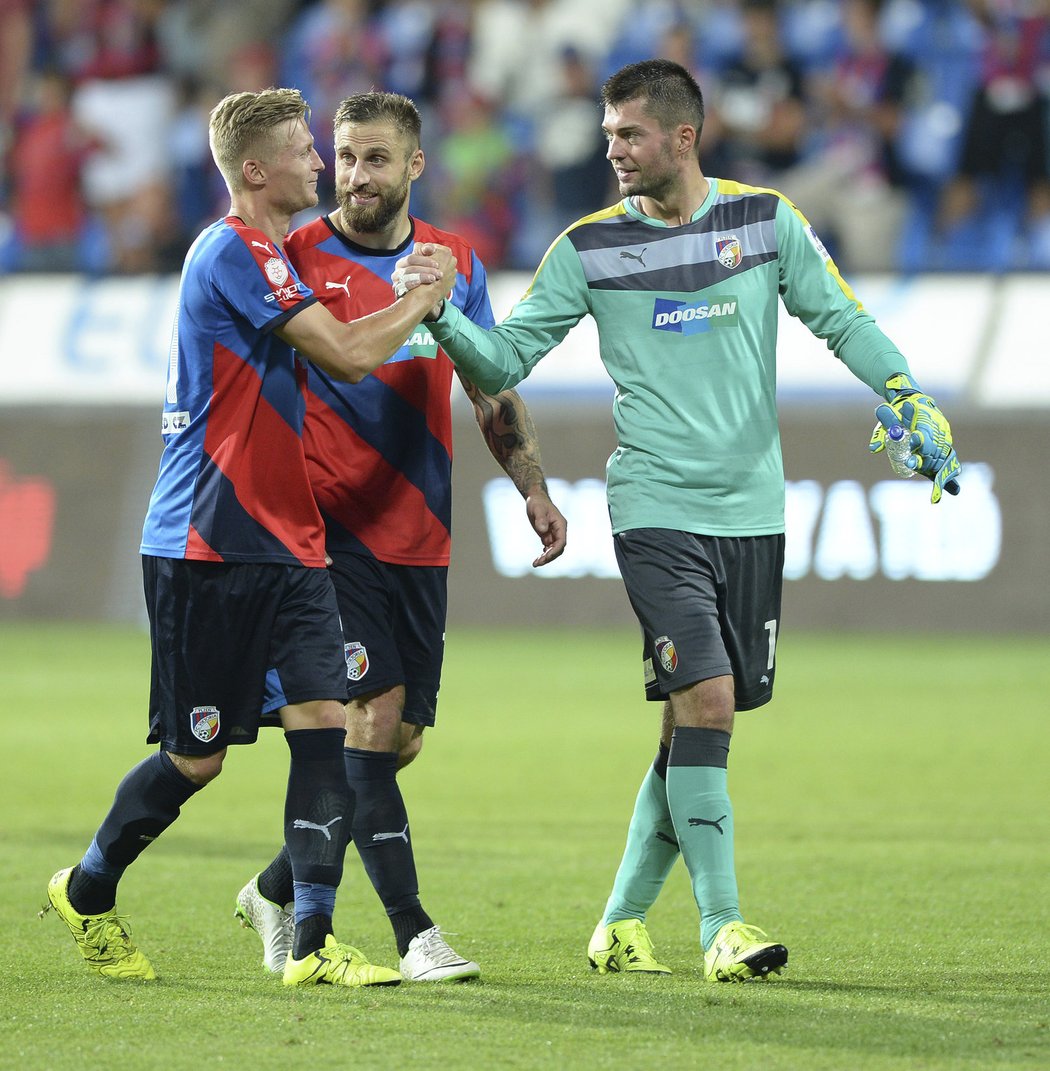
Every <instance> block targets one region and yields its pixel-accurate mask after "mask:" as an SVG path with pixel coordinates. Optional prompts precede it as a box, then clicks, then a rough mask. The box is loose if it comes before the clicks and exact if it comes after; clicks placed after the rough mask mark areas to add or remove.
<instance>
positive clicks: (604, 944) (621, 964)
mask: <svg viewBox="0 0 1050 1071" xmlns="http://www.w3.org/2000/svg"><path fill="white" fill-rule="evenodd" d="M587 959H588V961H589V962H590V965H591V966H592V967H593V968H594V969H595V970H596V971H597V972H598V973H599V974H619V973H620V972H627V971H634V972H637V973H639V974H670V973H671V968H670V967H665V966H664V965H663V964H662V963H657V961H656V955H655V954H654V952H653V942H652V940H651V939H650V937H649V931H648V930H647V929H646V928H645V923H644V922H642V920H641V919H621V920H620V921H619V922H610V923H609V925H608V926H606V925H604V924H603V923H601V922H599V923H598V925H597V927H596V928H595V931H594V933H593V935H592V936H591V943H590V944H589V945H588V946H587Z"/></svg>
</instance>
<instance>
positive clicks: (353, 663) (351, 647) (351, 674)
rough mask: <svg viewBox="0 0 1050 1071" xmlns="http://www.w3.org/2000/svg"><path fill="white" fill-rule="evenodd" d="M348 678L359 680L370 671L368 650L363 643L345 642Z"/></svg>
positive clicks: (344, 649)
mask: <svg viewBox="0 0 1050 1071" xmlns="http://www.w3.org/2000/svg"><path fill="white" fill-rule="evenodd" d="M343 652H344V653H345V655H346V676H347V680H352V681H359V680H360V679H361V678H362V677H363V676H364V675H365V674H366V673H367V672H368V651H367V650H366V648H365V645H364V644H363V643H357V642H356V641H355V642H354V643H344V644H343Z"/></svg>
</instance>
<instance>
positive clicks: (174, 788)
mask: <svg viewBox="0 0 1050 1071" xmlns="http://www.w3.org/2000/svg"><path fill="white" fill-rule="evenodd" d="M200 787H201V786H200V785H197V784H194V782H193V781H191V780H190V779H189V778H188V777H184V776H183V775H182V774H181V773H179V771H178V770H177V769H176V768H175V764H174V763H173V762H172V761H171V756H169V755H168V754H166V753H165V752H163V751H155V752H154V753H153V754H152V755H150V756H149V757H148V758H145V759H143V760H142V762H140V763H139V764H138V765H137V766H135V767H133V768H132V769H131V770H129V771H128V773H127V774H126V775H125V776H124V780H123V781H121V782H120V784H119V785H118V786H117V792H116V795H115V796H114V798H113V806H112V807H110V810H109V814H107V815H106V817H105V819H104V820H103V822H102V825H101V826H99V828H98V832H97V833H96V834H95V837H94V840H92V842H91V846H90V847H89V848H88V850H87V852H86V853H85V854H84V858H83V859H82V860H81V861H80V864H79V865H78V866H77V867H76V868H75V869H74V871H73V874H72V876H71V878H70V882H69V902H70V903H71V904H72V905H73V908H74V909H75V910H76V911H79V912H80V913H81V914H83V915H100V914H102V912H104V911H108V910H109V909H110V908H111V907H113V905H114V903H115V902H116V893H117V883H118V882H119V881H120V879H121V876H122V875H123V873H124V871H125V870H126V869H127V868H128V867H129V866H130V865H131V864H132V863H133V862H134V861H135V860H136V859H137V858H138V857H139V855H140V854H141V853H142V852H143V851H144V850H145V849H146V848H148V847H149V845H150V844H152V843H153V841H155V840H156V839H157V837H159V836H160V835H161V833H163V832H164V830H165V829H167V828H168V826H170V825H171V824H172V822H174V821H175V819H176V818H178V816H179V811H180V809H181V808H182V805H183V804H184V803H185V802H186V801H187V800H188V799H189V798H190V796H192V795H193V794H194V793H195V792H197V791H198V790H199V789H200Z"/></svg>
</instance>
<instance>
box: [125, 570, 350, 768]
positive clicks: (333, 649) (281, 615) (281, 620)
mask: <svg viewBox="0 0 1050 1071" xmlns="http://www.w3.org/2000/svg"><path fill="white" fill-rule="evenodd" d="M142 574H143V581H144V586H145V592H146V609H147V612H148V613H149V622H150V641H151V645H152V649H153V664H152V671H151V679H150V701H149V710H150V714H149V736H148V737H147V738H146V740H147V742H148V743H151V744H156V743H160V745H161V747H162V748H163V749H164V750H166V751H175V752H179V753H182V754H196V755H208V754H211V753H212V752H215V751H220V750H221V749H222V748H224V747H227V746H228V745H230V744H251V743H253V742H254V741H255V740H256V738H257V737H258V735H259V726H260V725H280V718H279V717H278V715H277V711H276V708H275V709H274V710H273V711H272V712H270V713H269V714H265V715H264V714H260V711H261V709H262V701H263V694H264V688H265V687H266V685H267V683H268V682H267V674H268V672H269V673H270V674H271V681H270V683H272V684H273V686H274V687H277V688H279V689H280V691H281V694H282V697H283V703H281V705H282V706H283V705H285V704H286V703H306V702H312V701H315V700H319V699H334V700H337V701H338V702H340V703H345V702H346V674H345V672H344V671H343V670H342V668H341V667H342V659H341V651H342V634H341V632H340V631H339V611H338V608H337V606H336V599H335V590H334V588H333V586H332V580H331V577H330V576H329V575H328V570H326V569H313V568H307V567H305V566H296V565H280V564H274V563H240V562H199V561H186V560H183V559H180V558H156V557H152V556H150V555H143V558H142Z"/></svg>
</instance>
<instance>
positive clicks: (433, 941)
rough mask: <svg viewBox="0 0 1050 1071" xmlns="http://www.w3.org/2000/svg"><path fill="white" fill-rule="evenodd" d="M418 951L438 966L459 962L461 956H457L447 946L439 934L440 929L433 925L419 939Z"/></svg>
mask: <svg viewBox="0 0 1050 1071" xmlns="http://www.w3.org/2000/svg"><path fill="white" fill-rule="evenodd" d="M420 951H421V952H422V953H423V955H424V956H426V957H427V959H431V960H433V961H434V962H435V963H436V964H438V966H441V967H444V966H447V965H449V964H454V963H459V962H460V961H461V957H460V956H457V955H456V953H455V952H453V951H452V949H451V948H449V946H448V942H447V941H446V940H445V938H444V937H442V935H441V930H440V929H439V928H438V927H437V926H435V927H434V928H433V929H432V930H431V931H430V932H429V933H428V934H427V935H426V937H424V938H423V940H422V941H420Z"/></svg>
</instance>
